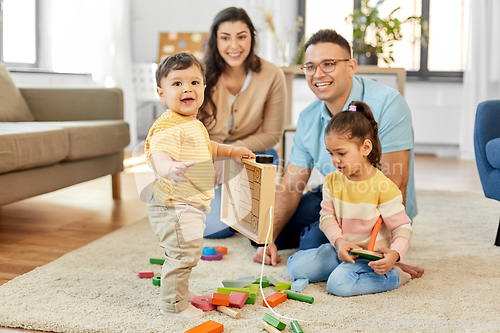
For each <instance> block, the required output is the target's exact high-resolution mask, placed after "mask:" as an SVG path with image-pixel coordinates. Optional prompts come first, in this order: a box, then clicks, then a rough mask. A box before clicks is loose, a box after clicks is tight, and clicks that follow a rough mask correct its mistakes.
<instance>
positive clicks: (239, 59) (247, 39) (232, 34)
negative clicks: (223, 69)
mask: <svg viewBox="0 0 500 333" xmlns="http://www.w3.org/2000/svg"><path fill="white" fill-rule="evenodd" d="M251 47H252V35H251V33H250V29H249V28H248V26H247V25H246V24H245V22H243V21H235V22H224V23H221V24H220V25H219V29H217V49H218V51H219V54H220V55H221V57H222V59H224V61H225V62H226V64H227V65H229V66H231V67H235V68H237V67H241V66H243V64H244V62H245V60H246V59H247V57H248V55H249V54H250V50H251Z"/></svg>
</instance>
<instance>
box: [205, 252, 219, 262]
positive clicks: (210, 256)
mask: <svg viewBox="0 0 500 333" xmlns="http://www.w3.org/2000/svg"><path fill="white" fill-rule="evenodd" d="M223 256H224V253H222V252H215V254H202V255H201V260H206V261H212V260H221V259H222V257H223Z"/></svg>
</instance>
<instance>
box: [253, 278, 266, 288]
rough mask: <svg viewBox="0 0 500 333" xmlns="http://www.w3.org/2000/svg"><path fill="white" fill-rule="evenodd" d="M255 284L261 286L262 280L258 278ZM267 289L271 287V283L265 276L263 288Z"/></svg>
mask: <svg viewBox="0 0 500 333" xmlns="http://www.w3.org/2000/svg"><path fill="white" fill-rule="evenodd" d="M253 283H254V284H258V285H260V278H257V279H256V280H255V282H253ZM267 287H269V281H267V277H265V276H263V277H262V288H267Z"/></svg>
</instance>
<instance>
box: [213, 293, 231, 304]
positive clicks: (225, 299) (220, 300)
mask: <svg viewBox="0 0 500 333" xmlns="http://www.w3.org/2000/svg"><path fill="white" fill-rule="evenodd" d="M212 304H215V305H224V306H229V295H228V294H219V293H213V295H212Z"/></svg>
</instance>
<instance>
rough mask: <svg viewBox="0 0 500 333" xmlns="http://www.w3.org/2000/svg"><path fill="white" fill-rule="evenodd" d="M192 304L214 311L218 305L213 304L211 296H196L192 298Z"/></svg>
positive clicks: (201, 308) (204, 309)
mask: <svg viewBox="0 0 500 333" xmlns="http://www.w3.org/2000/svg"><path fill="white" fill-rule="evenodd" d="M191 305H192V306H194V307H197V308H198V309H200V310H203V311H212V310H215V309H216V308H217V305H215V304H212V297H210V296H196V297H194V298H193V299H192V300H191Z"/></svg>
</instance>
